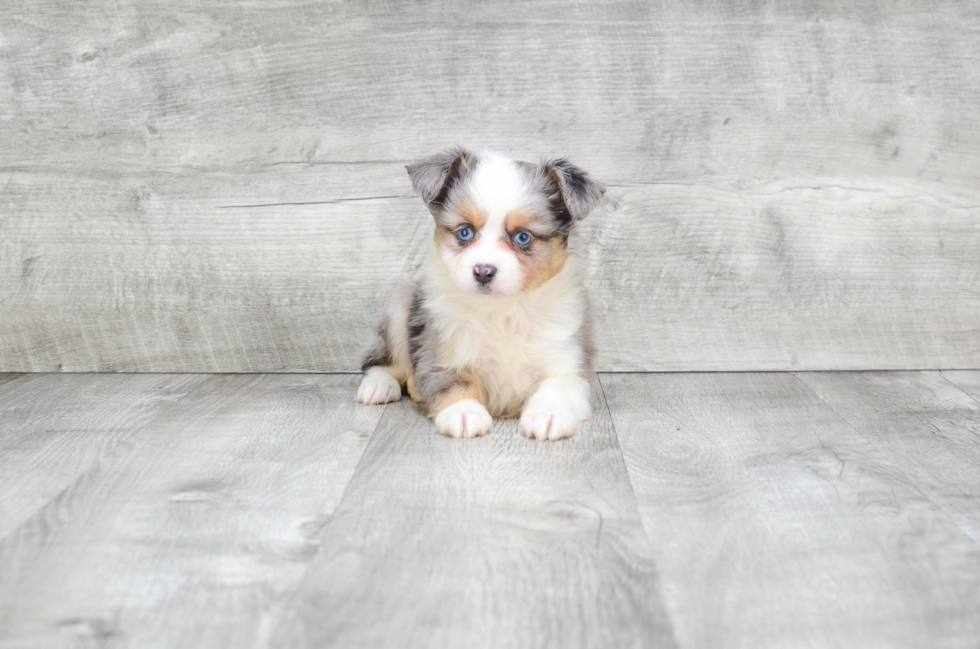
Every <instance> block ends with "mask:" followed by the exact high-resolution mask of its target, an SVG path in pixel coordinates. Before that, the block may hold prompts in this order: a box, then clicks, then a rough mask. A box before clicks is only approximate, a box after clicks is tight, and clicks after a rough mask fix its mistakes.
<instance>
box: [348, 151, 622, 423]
mask: <svg viewBox="0 0 980 649" xmlns="http://www.w3.org/2000/svg"><path fill="white" fill-rule="evenodd" d="M406 169H407V170H408V176H409V178H410V179H411V181H412V186H413V187H414V188H415V191H416V193H417V194H418V195H419V196H420V197H421V198H422V200H423V201H425V204H426V205H427V206H428V208H429V211H430V212H432V216H434V217H435V225H436V227H435V237H434V241H433V245H432V247H431V250H430V253H429V255H428V260H427V261H426V263H425V264H424V266H423V272H422V274H421V277H420V278H418V279H417V280H416V281H414V282H413V283H412V284H411V285H409V286H407V287H405V288H404V289H403V290H402V291H400V292H399V293H398V294H396V295H395V297H394V298H393V299H392V300H391V301H390V302H389V304H388V305H387V307H386V309H385V312H384V315H383V317H382V320H381V324H380V326H379V327H378V331H377V335H376V336H375V337H374V339H373V340H372V341H371V343H370V345H369V348H368V350H367V353H366V355H365V358H364V363H363V367H362V370H363V371H364V373H365V374H364V379H363V380H362V381H361V386H360V388H359V389H358V391H357V400H358V401H359V402H360V403H363V404H376V403H388V402H390V401H397V400H398V399H400V398H401V394H402V386H406V387H407V390H408V394H409V395H410V396H411V397H412V398H413V399H415V400H416V401H421V402H424V403H425V405H426V407H427V409H428V412H429V416H430V417H434V418H435V425H436V430H437V431H439V432H440V433H442V434H443V435H448V436H450V437H476V436H479V435H483V434H485V433H488V432H489V431H490V429H491V427H492V426H493V417H516V416H518V415H520V429H521V431H522V432H523V433H524V434H525V435H527V436H528V437H531V438H533V439H561V438H563V437H568V436H569V435H571V434H572V433H574V432H575V430H576V429H577V428H578V426H579V424H580V423H581V422H582V421H584V420H585V419H588V418H589V416H590V415H591V406H590V398H591V394H590V392H591V388H590V382H589V376H590V375H591V372H592V367H591V365H592V355H593V347H592V340H591V330H592V326H591V321H590V311H589V306H588V300H587V297H586V295H585V290H584V286H583V283H582V276H581V270H580V268H579V263H578V260H577V258H576V257H575V256H574V255H572V254H570V252H569V249H568V239H569V235H570V234H571V233H572V229H573V228H574V226H575V224H576V223H577V222H578V221H580V220H582V219H583V218H585V217H586V216H587V215H588V214H589V212H590V211H591V210H592V208H593V207H595V205H596V203H598V202H599V199H600V198H602V195H603V194H604V193H605V188H604V187H603V186H602V185H601V184H599V183H597V182H595V181H593V180H591V179H590V178H589V177H588V175H586V173H585V172H584V171H582V170H581V169H579V168H577V167H575V166H574V165H572V164H570V163H569V162H568V161H566V160H563V159H559V160H551V161H547V162H542V163H540V164H537V165H535V164H531V163H528V162H523V161H520V160H511V159H509V158H506V157H504V156H502V155H500V154H498V153H493V152H484V153H480V154H478V155H477V154H474V153H471V152H470V151H467V150H465V149H462V148H457V149H454V150H451V151H448V152H446V153H440V154H438V155H434V156H432V157H430V158H426V159H424V160H420V161H418V162H416V163H414V164H411V165H409V166H408V167H406Z"/></svg>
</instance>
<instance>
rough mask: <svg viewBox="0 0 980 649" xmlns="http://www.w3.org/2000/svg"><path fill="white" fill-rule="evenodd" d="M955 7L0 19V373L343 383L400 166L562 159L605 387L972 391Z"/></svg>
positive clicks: (968, 10) (395, 242)
mask: <svg viewBox="0 0 980 649" xmlns="http://www.w3.org/2000/svg"><path fill="white" fill-rule="evenodd" d="M978 107H980V5H978V4H977V3H976V2H973V1H972V0H941V1H937V2H930V3H921V2H916V0H897V1H896V2H889V3H870V2H862V1H859V0H851V1H844V2H836V1H835V2H830V1H823V0H790V1H789V2H766V1H762V2H747V1H737V2H728V1H722V0H709V1H706V2H676V3H667V2H661V3H657V2H650V3H637V2H619V1H616V0H601V1H597V2H590V3H576V4H572V3H564V2H549V1H543V2H533V3H532V2H523V1H522V2H516V1H506V0H505V1H504V2H494V3H467V4H459V3H452V2H449V1H448V0H433V1H431V2H425V3H416V2H403V3H397V2H385V3H381V2H357V3H327V2H315V3H309V2H301V1H299V0H279V1H277V2H274V3H259V2H243V3H227V2H217V1H207V2H198V1H197V0H173V1H171V0H168V1H167V2H163V1H160V0H156V1H146V2H143V1H141V2H135V1H134V0H120V1H119V2H113V3H110V2H105V1H104V0H103V1H97V2H91V3H78V2H70V1H68V0H51V1H50V2H46V3H43V4H38V3H35V2H32V1H29V0H10V1H7V2H4V3H2V4H0V371H6V372H22V371H55V370H62V371H207V372H247V371H347V370H352V369H354V368H355V367H356V365H357V357H358V354H359V350H360V348H361V345H362V344H363V343H364V339H365V337H366V334H367V332H368V328H369V327H370V326H371V324H372V322H373V320H374V317H375V314H376V312H377V310H378V308H379V306H380V304H381V302H382V300H383V299H384V297H385V295H386V294H387V293H388V292H389V291H390V290H391V287H392V284H393V283H394V282H395V281H396V280H399V279H401V278H402V277H404V276H406V275H408V274H409V273H410V272H411V270H412V268H413V266H414V265H415V264H416V263H417V262H418V261H419V259H420V255H421V249H422V248H423V247H424V245H425V243H426V241H427V239H428V228H429V227H431V225H430V223H429V220H430V218H429V217H428V216H427V214H426V213H425V211H424V209H423V208H422V206H421V204H420V202H419V201H418V199H416V198H414V197H413V196H412V195H411V190H410V187H409V184H408V181H407V179H406V177H405V174H404V169H403V166H404V165H405V164H406V163H408V162H410V161H412V160H414V159H417V158H419V157H421V156H423V155H427V154H429V153H432V152H434V151H437V150H440V149H442V148H444V147H446V146H449V145H452V144H456V143H460V144H465V145H469V146H472V147H476V148H480V147H492V148H498V149H501V150H503V151H506V152H508V153H511V154H513V155H515V156H518V157H523V158H526V159H536V158H539V157H542V156H549V155H567V156H568V157H570V158H571V159H572V160H573V161H575V162H577V163H579V164H580V165H581V166H583V167H584V168H586V169H588V170H590V171H592V172H593V173H594V174H595V175H596V176H597V177H599V178H600V179H602V180H604V181H606V182H607V183H608V185H609V192H608V198H607V199H606V200H605V201H604V203H603V205H602V206H601V207H600V208H599V210H598V211H597V212H596V213H595V214H594V215H593V216H592V217H590V218H589V219H588V220H587V221H586V222H585V225H586V227H585V228H584V229H583V233H582V235H583V236H582V237H581V241H580V242H579V243H580V247H581V249H582V253H583V254H584V255H586V256H587V267H588V282H589V286H590V289H591V291H592V294H593V296H594V299H595V301H596V303H597V313H598V316H599V321H600V322H599V326H598V332H599V333H598V337H599V345H600V356H599V363H598V368H599V369H601V370H607V371H615V370H745V369H755V370H790V369H792V370H819V369H870V368H879V369H903V368H940V369H953V368H968V367H978V366H980V108H978Z"/></svg>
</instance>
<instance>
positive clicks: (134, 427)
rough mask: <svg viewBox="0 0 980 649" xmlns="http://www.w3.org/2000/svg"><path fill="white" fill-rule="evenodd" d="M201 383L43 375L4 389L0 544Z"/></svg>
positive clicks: (0, 396) (159, 377) (0, 393)
mask: <svg viewBox="0 0 980 649" xmlns="http://www.w3.org/2000/svg"><path fill="white" fill-rule="evenodd" d="M203 380H204V377H200V376H188V375H166V374H141V375H128V376H112V375H97V374H79V375H72V376H67V375H57V374H43V375H34V376H25V377H23V378H22V379H21V380H19V381H14V382H12V383H7V384H6V385H4V386H3V387H2V388H0V494H2V498H0V539H2V538H3V537H5V536H6V535H7V534H9V533H10V532H11V531H12V530H13V529H14V528H15V527H17V525H19V524H20V523H21V522H23V521H24V520H25V519H27V518H28V517H30V516H31V515H32V514H34V512H36V511H37V510H38V509H40V508H41V507H42V506H43V505H44V504H45V503H47V502H48V501H49V500H51V498H53V497H54V496H55V495H57V494H58V492H60V491H61V490H62V489H64V488H65V487H67V486H68V485H70V484H71V483H72V482H74V481H75V479H76V478H78V476H79V475H81V474H82V473H84V472H85V471H87V470H88V469H89V468H91V467H92V466H94V465H96V464H97V463H98V462H99V461H100V460H102V459H104V458H105V457H106V456H107V455H109V454H110V453H111V452H112V450H113V449H114V448H116V446H118V445H119V444H122V443H124V442H125V441H126V440H127V439H128V438H129V437H130V436H131V435H133V434H134V433H135V432H137V431H138V430H140V428H142V427H143V426H145V425H147V424H148V423H149V422H150V421H152V420H153V418H154V417H156V416H158V415H160V413H162V412H163V411H165V410H166V409H167V408H168V407H170V406H171V405H173V404H174V403H175V402H176V401H178V400H179V399H180V398H181V397H183V396H184V395H185V394H187V393H188V392H189V391H191V390H192V389H194V387H196V386H197V385H198V384H200V383H201V382H202V381H203ZM0 383H3V378H2V377H0Z"/></svg>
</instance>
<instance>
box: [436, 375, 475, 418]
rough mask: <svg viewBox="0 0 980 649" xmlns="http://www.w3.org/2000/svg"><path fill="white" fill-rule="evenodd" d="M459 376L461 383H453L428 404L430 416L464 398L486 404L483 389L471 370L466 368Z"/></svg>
mask: <svg viewBox="0 0 980 649" xmlns="http://www.w3.org/2000/svg"><path fill="white" fill-rule="evenodd" d="M459 378H460V379H462V380H463V381H464V383H463V384H460V385H454V386H453V387H451V388H449V389H448V390H446V391H445V392H443V393H442V394H440V395H439V396H437V397H436V398H435V400H434V401H433V402H432V403H431V404H430V405H429V416H430V417H434V416H435V415H437V414H439V413H440V412H442V411H443V410H445V409H446V408H448V407H449V406H451V405H453V404H454V403H459V402H460V401H463V400H465V399H473V400H474V401H478V402H479V403H482V404H483V405H486V403H487V402H486V397H484V396H483V390H482V389H481V388H480V384H479V383H477V381H476V377H475V376H474V375H473V372H471V371H470V370H468V369H466V370H463V371H462V372H460V373H459Z"/></svg>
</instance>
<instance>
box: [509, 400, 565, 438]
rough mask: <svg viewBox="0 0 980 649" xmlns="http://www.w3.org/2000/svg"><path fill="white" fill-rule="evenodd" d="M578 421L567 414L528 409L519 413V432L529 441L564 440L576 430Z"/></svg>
mask: <svg viewBox="0 0 980 649" xmlns="http://www.w3.org/2000/svg"><path fill="white" fill-rule="evenodd" d="M578 425H579V419H578V417H575V416H574V415H570V414H568V413H567V412H560V411H557V410H545V409H542V410H539V409H536V408H535V409H530V410H525V411H524V412H523V413H521V423H520V427H521V432H522V433H524V434H525V435H527V436H528V437H530V438H531V439H564V438H565V437H571V436H572V434H573V433H575V431H576V429H578Z"/></svg>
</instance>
